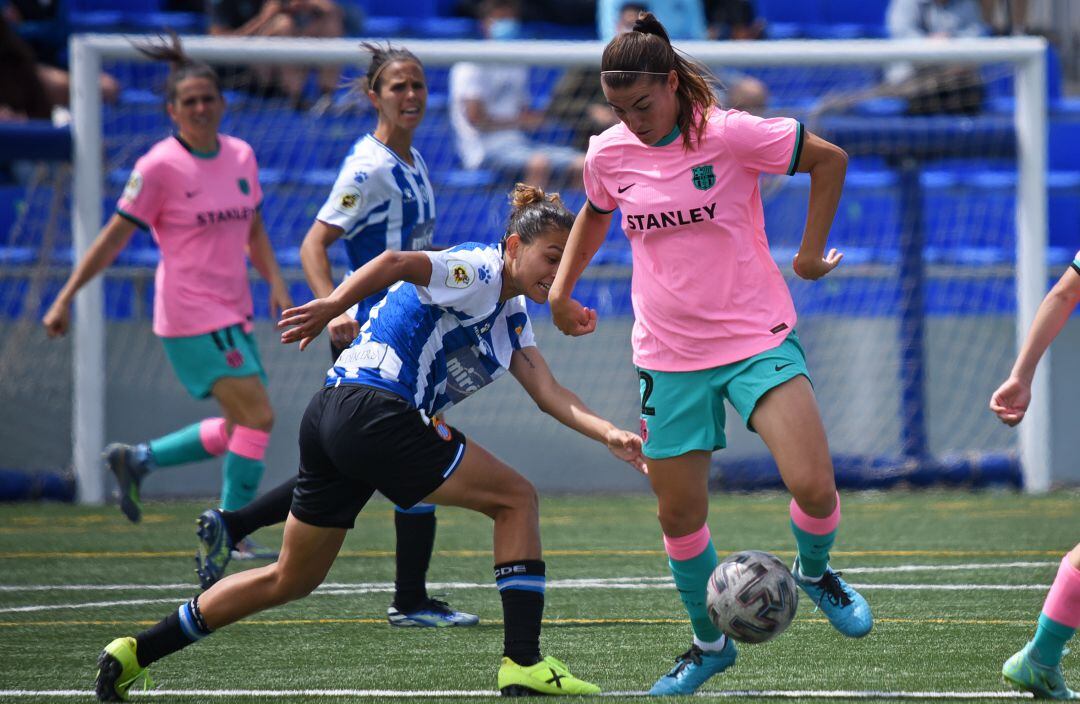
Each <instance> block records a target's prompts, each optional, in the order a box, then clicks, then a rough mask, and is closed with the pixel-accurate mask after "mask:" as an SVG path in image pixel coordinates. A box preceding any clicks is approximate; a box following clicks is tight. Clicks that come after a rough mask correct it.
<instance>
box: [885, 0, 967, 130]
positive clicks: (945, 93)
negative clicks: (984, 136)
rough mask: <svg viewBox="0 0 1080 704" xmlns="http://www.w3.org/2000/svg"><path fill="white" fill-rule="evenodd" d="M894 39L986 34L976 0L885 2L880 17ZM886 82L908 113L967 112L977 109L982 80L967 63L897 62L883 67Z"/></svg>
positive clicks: (944, 37) (891, 0)
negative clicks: (905, 103) (919, 64)
mask: <svg viewBox="0 0 1080 704" xmlns="http://www.w3.org/2000/svg"><path fill="white" fill-rule="evenodd" d="M885 23H886V26H887V28H888V31H889V35H890V36H891V37H893V38H896V39H913V38H925V39H948V38H952V37H980V36H983V35H985V34H986V33H987V27H986V24H984V22H983V15H982V7H981V5H980V1H979V0H890V2H889V8H888V11H887V13H886V16H885ZM885 81H886V84H887V86H888V87H889V88H890V89H891V90H892V91H893V92H894V93H896V94H897V95H900V96H901V97H904V98H907V100H908V112H909V113H910V114H915V115H919V114H931V113H942V112H945V113H963V114H972V113H976V112H978V111H979V110H980V109H981V108H982V101H983V92H984V90H983V83H982V78H981V77H980V75H979V72H978V70H977V69H974V68H971V67H969V66H928V67H920V68H915V67H914V66H912V65H911V64H907V63H898V64H893V65H892V66H889V67H888V68H887V69H886V71H885Z"/></svg>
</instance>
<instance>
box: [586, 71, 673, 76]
mask: <svg viewBox="0 0 1080 704" xmlns="http://www.w3.org/2000/svg"><path fill="white" fill-rule="evenodd" d="M607 73H644V74H646V75H648V76H666V75H668V74H669V73H671V71H601V72H600V75H601V76H603V75H604V74H607Z"/></svg>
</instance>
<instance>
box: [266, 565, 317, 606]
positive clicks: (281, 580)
mask: <svg viewBox="0 0 1080 704" xmlns="http://www.w3.org/2000/svg"><path fill="white" fill-rule="evenodd" d="M274 577H275V579H274V585H273V594H274V598H275V603H276V604H279V605H280V604H286V603H288V602H290V601H296V600H297V599H303V598H304V597H306V596H307V595H308V594H310V593H311V592H313V591H315V588H316V587H318V586H319V585H320V584H322V577H321V576H320V577H317V578H316V577H313V576H312V575H299V574H284V573H282V572H281V571H280V570H278V571H276V572H275V574H274Z"/></svg>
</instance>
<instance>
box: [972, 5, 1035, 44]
mask: <svg viewBox="0 0 1080 704" xmlns="http://www.w3.org/2000/svg"><path fill="white" fill-rule="evenodd" d="M982 12H983V21H984V22H986V25H987V26H988V27H989V28H990V31H991V33H992V34H995V35H998V36H1008V35H1010V34H1013V35H1023V34H1027V33H1028V1H1027V0H982Z"/></svg>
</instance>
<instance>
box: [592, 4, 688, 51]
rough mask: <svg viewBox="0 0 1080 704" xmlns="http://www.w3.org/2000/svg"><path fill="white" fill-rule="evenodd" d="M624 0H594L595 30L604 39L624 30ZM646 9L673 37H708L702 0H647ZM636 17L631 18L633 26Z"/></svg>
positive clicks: (607, 40)
mask: <svg viewBox="0 0 1080 704" xmlns="http://www.w3.org/2000/svg"><path fill="white" fill-rule="evenodd" d="M625 4H626V0H597V2H596V34H597V36H599V37H600V39H601V40H603V41H605V42H609V41H611V40H612V39H613V38H614V37H616V36H618V35H620V34H624V33H626V32H627V31H629V30H630V27H626V26H623V24H622V21H621V19H620V14H621V13H622V8H623V7H624V5H625ZM645 4H647V5H648V10H649V12H651V13H653V14H654V15H656V16H657V17H658V18H660V21H661V22H663V23H664V26H665V27H667V30H668V35H669V36H670V37H671V38H672V39H707V38H708V34H707V32H706V29H705V3H704V0H649V2H647V3H645ZM636 19H637V18H636V17H635V18H634V19H632V20H630V26H633V24H634V21H635V20H636Z"/></svg>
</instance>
